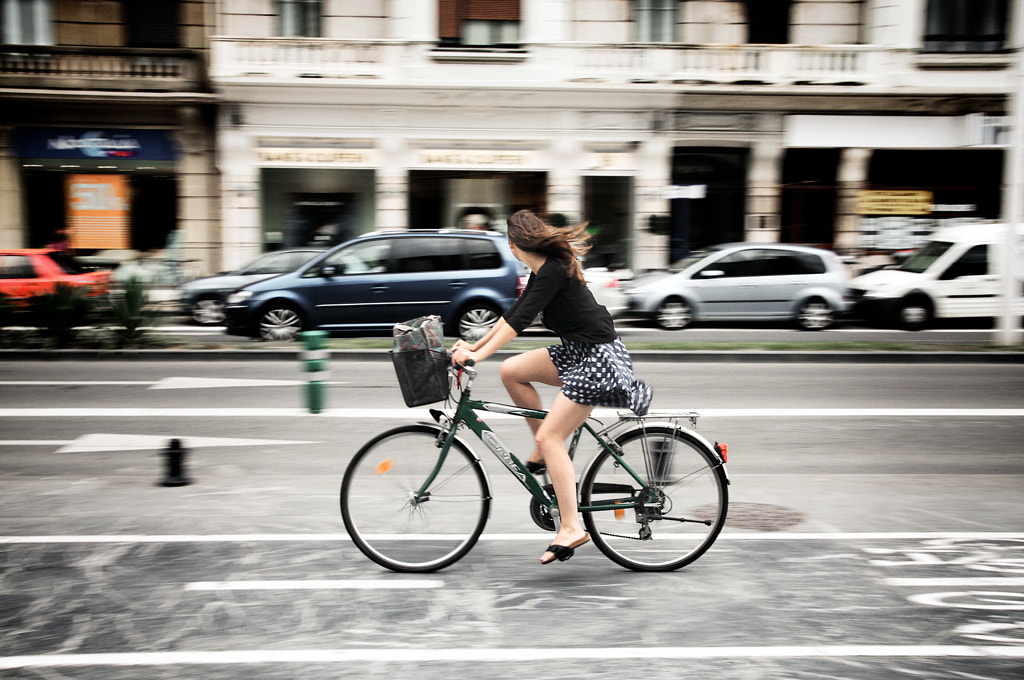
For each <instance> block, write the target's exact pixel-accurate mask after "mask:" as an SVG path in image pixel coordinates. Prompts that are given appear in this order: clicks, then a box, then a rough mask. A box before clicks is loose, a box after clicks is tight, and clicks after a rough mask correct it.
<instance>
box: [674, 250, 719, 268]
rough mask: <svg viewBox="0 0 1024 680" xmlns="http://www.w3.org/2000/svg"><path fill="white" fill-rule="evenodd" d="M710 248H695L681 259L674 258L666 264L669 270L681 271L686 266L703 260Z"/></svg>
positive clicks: (709, 252) (708, 253)
mask: <svg viewBox="0 0 1024 680" xmlns="http://www.w3.org/2000/svg"><path fill="white" fill-rule="evenodd" d="M712 252H714V251H711V250H695V251H693V252H692V253H690V254H689V255H687V256H686V257H684V258H683V259H681V260H676V261H675V262H673V263H672V264H670V265H669V266H668V270H669V271H670V272H681V271H683V270H684V269H686V268H687V267H690V266H692V265H694V264H695V263H697V262H699V261H701V260H703V259H704V258H705V257H707V256H708V255H710V254H711V253H712Z"/></svg>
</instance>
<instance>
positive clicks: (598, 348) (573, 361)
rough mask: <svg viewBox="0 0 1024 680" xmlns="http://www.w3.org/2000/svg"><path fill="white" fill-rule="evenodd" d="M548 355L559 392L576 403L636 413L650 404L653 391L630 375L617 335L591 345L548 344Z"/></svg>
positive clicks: (624, 348)
mask: <svg viewBox="0 0 1024 680" xmlns="http://www.w3.org/2000/svg"><path fill="white" fill-rule="evenodd" d="M548 355H549V356H550V357H551V361H552V363H554V365H555V368H556V369H558V377H559V379H560V380H561V381H562V394H564V395H565V396H566V397H568V398H569V399H570V400H571V401H573V402H575V403H577V404H584V405H586V406H608V407H612V408H628V409H630V410H632V411H633V412H634V413H636V414H637V415H638V416H642V415H645V414H646V413H647V410H648V409H649V408H650V406H651V399H652V398H653V396H654V391H653V390H652V389H651V386H650V385H648V384H647V383H645V382H643V381H642V380H636V379H635V378H634V377H633V362H632V360H631V359H630V358H629V352H628V351H627V350H626V347H625V345H623V344H622V341H621V340H620V339H618V338H616V339H615V341H614V342H606V343H602V344H598V345H595V344H591V343H588V342H576V341H573V340H563V341H562V344H561V345H550V346H549V347H548Z"/></svg>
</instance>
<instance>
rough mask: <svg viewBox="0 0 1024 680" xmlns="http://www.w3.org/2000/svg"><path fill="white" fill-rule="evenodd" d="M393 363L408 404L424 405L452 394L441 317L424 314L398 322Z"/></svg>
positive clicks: (395, 329) (394, 334) (394, 333)
mask: <svg viewBox="0 0 1024 680" xmlns="http://www.w3.org/2000/svg"><path fill="white" fill-rule="evenodd" d="M392 335H393V336H394V348H393V349H392V351H391V352H390V354H391V362H392V363H393V364H394V366H395V374H396V375H397V376H398V386H399V387H401V388H402V398H403V399H404V400H405V405H406V406H410V407H411V406H422V405H423V404H432V403H434V402H437V401H444V400H445V399H446V398H447V397H448V364H449V363H450V359H449V356H448V352H447V350H446V349H445V347H444V335H443V334H442V332H441V318H440V317H438V316H422V317H419V318H417V319H413V320H412V321H406V322H405V323H400V324H396V325H395V328H394V331H393V333H392Z"/></svg>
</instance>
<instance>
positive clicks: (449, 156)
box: [419, 149, 534, 167]
mask: <svg viewBox="0 0 1024 680" xmlns="http://www.w3.org/2000/svg"><path fill="white" fill-rule="evenodd" d="M533 161H534V159H533V154H532V153H531V152H529V151H492V150H472V149H420V150H419V163H420V165H454V166H477V167H493V166H499V167H501V166H504V167H522V166H529V165H532V164H533Z"/></svg>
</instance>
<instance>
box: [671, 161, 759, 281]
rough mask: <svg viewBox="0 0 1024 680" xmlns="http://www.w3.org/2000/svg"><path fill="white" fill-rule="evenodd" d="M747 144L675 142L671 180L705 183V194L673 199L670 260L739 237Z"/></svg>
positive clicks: (740, 239)
mask: <svg viewBox="0 0 1024 680" xmlns="http://www.w3.org/2000/svg"><path fill="white" fill-rule="evenodd" d="M748 158H749V152H748V150H747V149H730V148H722V147H677V148H676V149H675V151H674V153H673V155H672V184H674V185H704V186H705V187H706V190H705V197H704V198H699V199H697V198H695V199H677V200H673V201H672V208H671V214H672V242H671V252H670V258H671V261H673V262H674V261H676V260H678V259H679V258H681V257H684V256H685V255H686V254H687V253H688V252H689V251H691V250H695V249H698V248H704V247H707V246H709V245H714V244H716V243H729V242H731V241H742V240H743V234H744V229H743V220H744V215H745V214H746V196H747V163H748Z"/></svg>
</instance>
